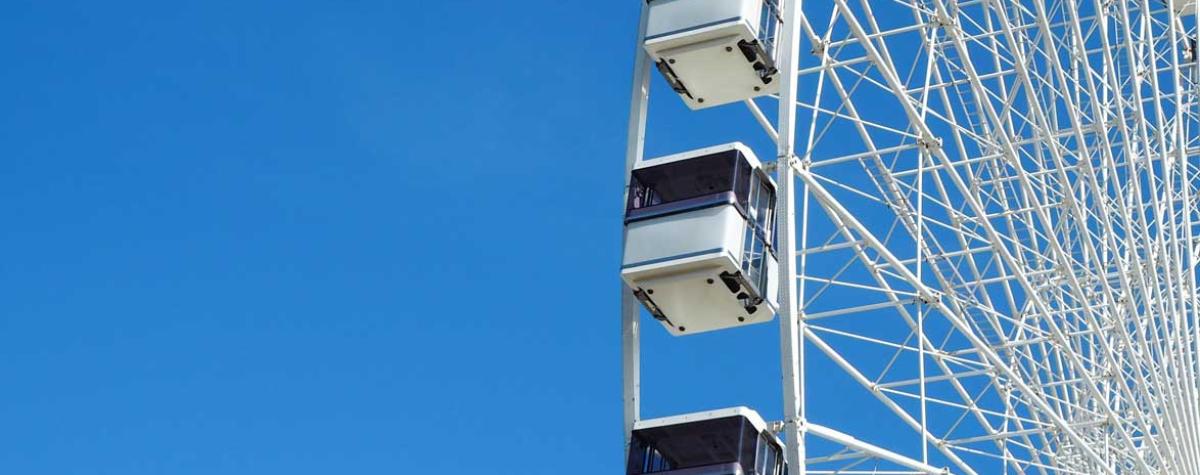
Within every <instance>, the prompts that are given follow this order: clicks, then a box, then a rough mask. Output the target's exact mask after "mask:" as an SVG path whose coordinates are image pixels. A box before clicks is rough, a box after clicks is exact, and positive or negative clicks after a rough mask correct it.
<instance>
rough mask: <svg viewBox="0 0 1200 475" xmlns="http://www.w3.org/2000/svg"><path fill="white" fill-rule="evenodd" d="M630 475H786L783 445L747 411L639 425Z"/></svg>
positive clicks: (635, 429) (631, 452) (628, 467)
mask: <svg viewBox="0 0 1200 475" xmlns="http://www.w3.org/2000/svg"><path fill="white" fill-rule="evenodd" d="M625 473H626V475H647V474H655V475H786V474H787V466H786V465H785V464H784V460H783V443H782V442H781V441H780V440H779V438H778V437H776V436H775V434H773V433H771V431H770V430H768V427H767V424H766V423H765V422H764V421H763V419H762V417H760V416H759V415H758V413H757V412H754V411H753V410H751V409H749V408H746V407H735V408H730V409H720V410H716V411H708V412H699V413H695V414H685V415H681V416H672V417H665V418H662V419H649V420H644V421H638V422H637V423H635V424H634V426H633V434H632V437H630V446H629V461H628V464H627V465H626V470H625Z"/></svg>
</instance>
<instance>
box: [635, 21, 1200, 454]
mask: <svg viewBox="0 0 1200 475" xmlns="http://www.w3.org/2000/svg"><path fill="white" fill-rule="evenodd" d="M640 3H641V4H642V15H641V19H642V27H641V28H640V35H641V37H640V38H639V42H638V53H637V61H636V63H635V74H634V87H633V98H632V103H631V109H630V110H631V112H630V128H629V136H628V151H627V165H628V170H629V175H628V176H627V178H628V180H629V182H628V188H627V196H626V203H625V204H626V210H627V212H626V216H625V228H626V234H625V236H626V237H625V244H624V246H625V261H624V265H623V267H622V278H623V280H624V283H625V287H623V289H622V296H623V305H622V309H623V321H624V325H623V338H624V374H625V387H624V394H625V419H626V437H627V440H626V442H627V448H628V450H627V452H629V454H628V460H629V463H628V472H627V473H630V474H643V473H645V474H648V473H661V474H670V475H676V474H679V475H682V474H685V473H686V474H689V475H693V474H694V475H701V474H706V475H707V474H713V475H718V474H726V473H730V474H732V473H744V474H751V473H755V474H758V475H780V474H783V473H788V474H789V475H796V474H804V473H822V474H823V473H855V474H860V473H861V474H866V473H878V474H900V473H961V474H983V475H987V474H997V473H1012V474H1126V473H1139V474H1159V473H1170V474H1200V346H1198V345H1200V325H1198V322H1197V307H1198V305H1200V292H1198V289H1197V276H1198V270H1200V267H1198V266H1197V259H1198V257H1200V200H1198V199H1197V198H1196V195H1197V194H1198V193H1200V140H1198V139H1200V108H1198V105H1197V100H1198V98H1200V97H1198V92H1200V90H1198V88H1197V79H1198V78H1200V66H1198V62H1197V29H1196V26H1197V12H1196V10H1197V9H1196V8H1195V3H1194V2H1192V1H1189V0H1171V1H1169V2H1166V1H1163V0H1082V1H1079V0H1077V1H1063V0H1047V1H1042V0H965V1H954V0H894V1H878V0H830V1H822V2H816V1H812V0H809V1H808V2H804V1H803V0H782V1H780V2H776V1H775V0H649V1H646V2H640ZM654 74H657V75H659V76H661V77H662V78H663V79H664V80H665V83H666V84H667V85H668V86H669V89H667V90H664V91H661V92H659V91H657V90H656V91H655V92H656V95H655V97H656V99H657V100H682V101H684V103H685V104H687V105H688V106H689V107H690V108H692V109H695V112H693V113H696V114H703V113H706V112H705V111H704V109H708V108H713V107H744V108H747V109H749V111H750V114H748V115H747V116H746V117H747V120H755V119H756V120H757V122H758V123H759V124H760V125H761V128H762V129H763V131H764V133H766V134H767V135H768V136H769V137H770V138H771V139H772V140H773V141H774V143H775V144H776V145H777V150H775V152H776V153H775V155H774V156H771V157H759V156H756V155H755V153H754V151H753V150H750V149H749V148H748V147H746V146H744V145H741V144H739V143H729V144H725V145H715V144H714V146H713V147H709V148H706V149H701V150H692V151H679V153H678V154H675V155H671V156H667V157H658V158H650V157H643V156H642V143H643V137H644V135H645V133H646V125H645V124H646V110H647V107H646V104H647V100H648V96H649V92H650V91H649V89H650V78H651V76H652V75H654ZM671 96H678V98H679V99H675V98H673V97H671ZM775 107H777V108H778V114H770V113H767V112H764V109H765V108H775ZM722 139H728V138H718V139H714V142H724V141H727V140H722ZM642 309H644V311H645V312H646V313H647V314H648V315H649V316H650V317H651V318H653V321H657V322H659V324H660V326H662V327H663V328H664V329H665V330H666V331H668V332H670V333H671V334H673V335H676V336H677V337H679V338H687V337H688V336H689V335H690V334H694V333H699V332H712V331H721V330H723V329H726V328H732V327H738V326H743V325H752V324H760V323H764V322H778V324H779V325H780V329H781V332H780V333H781V338H780V340H781V345H780V346H781V358H780V360H781V364H782V374H783V379H784V384H783V387H782V388H781V393H782V397H783V403H784V404H783V406H784V414H783V417H782V418H781V419H780V420H778V421H770V420H764V419H763V418H761V417H760V416H759V415H758V414H757V413H754V412H753V411H752V410H749V409H747V408H737V409H725V410H716V411H712V412H709V413H700V414H689V415H682V416H675V417H673V418H667V419H664V420H651V421H643V420H640V417H639V409H638V402H639V401H640V384H639V381H638V378H639V369H638V368H639V354H640V353H639V344H640V343H639V336H640V333H641V332H645V331H658V330H659V329H658V328H654V327H652V326H646V327H641V326H640V322H641V320H640V319H639V312H642V311H643V310H642ZM815 359H824V360H825V361H828V362H832V365H833V366H835V367H836V368H838V370H839V371H841V372H843V373H844V374H845V375H846V376H847V377H849V378H850V379H852V380H853V381H854V382H855V383H856V384H857V385H858V386H859V387H860V388H861V391H862V392H863V393H864V394H867V395H869V397H867V398H866V400H869V401H870V403H869V404H868V405H869V407H866V406H864V407H863V413H872V414H881V416H880V418H881V423H885V424H888V425H890V426H892V427H897V428H899V429H896V430H899V431H902V432H904V433H905V434H908V437H909V438H910V440H912V441H913V442H914V443H908V444H889V443H888V442H887V441H881V440H875V439H873V438H872V435H871V434H852V433H847V432H846V431H843V430H840V429H839V427H841V426H843V425H844V424H841V423H840V422H839V421H838V420H836V419H835V418H834V417H833V416H832V415H829V414H823V413H820V412H815V411H812V410H810V409H809V408H808V407H806V405H805V399H806V398H805V394H804V393H805V388H806V386H807V384H806V383H807V381H806V379H807V378H806V374H805V368H806V361H808V360H815ZM715 441H720V442H719V443H718V442H715ZM706 444H707V445H706ZM701 446H703V447H701ZM755 447H757V448H758V449H759V451H758V452H756V451H755ZM772 454H775V455H772ZM730 457H732V459H730ZM726 459H729V460H726ZM783 460H786V464H785V463H783Z"/></svg>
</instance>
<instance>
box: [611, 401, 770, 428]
mask: <svg viewBox="0 0 1200 475" xmlns="http://www.w3.org/2000/svg"><path fill="white" fill-rule="evenodd" d="M735 416H741V417H745V418H746V420H748V421H750V425H752V426H754V429H755V430H757V431H758V432H762V431H765V430H767V429H768V428H769V426H768V425H767V422H766V421H765V420H763V418H762V416H760V415H758V412H755V410H754V409H750V408H748V407H745V406H738V407H727V408H724V409H714V410H711V411H700V412H692V413H688V414H678V415H674V416H668V417H660V418H657V419H645V420H641V421H638V422H637V424H634V427H633V428H634V429H651V428H655V427H664V426H673V425H677V424H686V423H688V422H696V421H708V420H713V419H724V418H726V417H735Z"/></svg>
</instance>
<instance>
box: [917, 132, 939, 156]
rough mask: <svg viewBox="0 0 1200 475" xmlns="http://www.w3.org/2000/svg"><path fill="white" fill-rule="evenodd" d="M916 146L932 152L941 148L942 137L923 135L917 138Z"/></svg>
mask: <svg viewBox="0 0 1200 475" xmlns="http://www.w3.org/2000/svg"><path fill="white" fill-rule="evenodd" d="M917 146H918V147H920V148H921V150H922V151H924V152H928V153H933V152H936V151H938V150H941V149H942V139H941V137H934V136H932V135H925V136H923V137H921V138H919V139H917Z"/></svg>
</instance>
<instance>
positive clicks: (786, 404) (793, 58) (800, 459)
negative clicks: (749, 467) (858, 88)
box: [775, 0, 807, 475]
mask: <svg viewBox="0 0 1200 475" xmlns="http://www.w3.org/2000/svg"><path fill="white" fill-rule="evenodd" d="M781 3H782V11H781V12H780V13H781V14H782V16H783V26H782V29H781V30H782V35H781V37H780V40H779V42H778V44H777V45H776V47H777V48H779V76H780V80H781V81H780V84H779V130H778V133H779V140H777V144H778V152H779V153H778V161H777V162H776V165H777V166H776V167H775V169H776V170H777V171H778V177H777V180H778V182H779V200H778V202H777V203H778V205H777V206H778V209H777V210H776V219H778V220H779V226H778V229H779V231H778V232H779V249H776V252H777V254H778V256H779V291H780V295H779V322H780V324H779V330H780V331H779V353H780V365H781V369H782V371H781V373H782V376H783V412H784V413H783V421H784V427H783V432H784V438H785V439H787V462H788V465H789V467H790V470H789V473H792V474H795V475H805V474H806V472H807V467H805V447H804V435H803V433H804V430H805V427H804V426H805V423H806V419H805V417H806V416H805V409H804V338H803V337H802V335H803V332H802V326H803V325H804V322H803V321H801V319H800V315H799V310H798V308H797V307H798V306H797V301H796V298H797V289H796V189H795V173H794V167H796V166H797V164H798V160H797V159H796V96H797V82H798V81H799V76H798V74H797V72H798V71H799V63H800V48H799V46H800V18H801V14H802V13H801V9H802V8H803V5H804V1H803V0H783V1H782V2H781Z"/></svg>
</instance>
